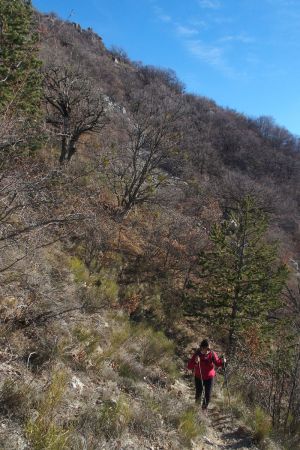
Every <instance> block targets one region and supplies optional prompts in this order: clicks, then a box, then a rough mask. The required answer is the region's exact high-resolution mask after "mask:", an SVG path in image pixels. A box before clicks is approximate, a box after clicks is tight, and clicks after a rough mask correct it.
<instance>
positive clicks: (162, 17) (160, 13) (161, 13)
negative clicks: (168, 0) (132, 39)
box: [154, 6, 172, 23]
mask: <svg viewBox="0 0 300 450" xmlns="http://www.w3.org/2000/svg"><path fill="white" fill-rule="evenodd" d="M154 12H155V15H156V17H157V18H158V19H159V20H161V21H162V22H169V23H171V22H172V17H171V16H169V15H168V14H165V13H164V11H163V10H162V9H161V8H160V7H159V6H154Z"/></svg>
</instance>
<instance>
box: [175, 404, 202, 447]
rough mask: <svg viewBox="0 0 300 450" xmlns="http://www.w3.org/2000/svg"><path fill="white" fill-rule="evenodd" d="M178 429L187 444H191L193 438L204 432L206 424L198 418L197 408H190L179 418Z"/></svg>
mask: <svg viewBox="0 0 300 450" xmlns="http://www.w3.org/2000/svg"><path fill="white" fill-rule="evenodd" d="M178 431H179V432H180V434H181V436H182V438H183V441H184V443H185V444H187V445H190V444H191V440H192V439H195V438H196V437H197V436H199V435H202V434H203V433H204V426H203V425H200V424H199V423H198V420H197V412H196V409H195V408H188V409H186V410H185V411H184V413H183V414H182V416H181V417H180V419H179V425H178Z"/></svg>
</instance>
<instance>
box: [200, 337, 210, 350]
mask: <svg viewBox="0 0 300 450" xmlns="http://www.w3.org/2000/svg"><path fill="white" fill-rule="evenodd" d="M200 351H201V352H203V353H207V352H208V351H209V342H208V340H207V339H203V341H201V342H200Z"/></svg>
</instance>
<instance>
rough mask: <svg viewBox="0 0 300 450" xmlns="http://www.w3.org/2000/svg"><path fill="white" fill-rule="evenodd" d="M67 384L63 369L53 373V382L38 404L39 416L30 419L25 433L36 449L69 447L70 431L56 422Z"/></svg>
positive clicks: (55, 449)
mask: <svg viewBox="0 0 300 450" xmlns="http://www.w3.org/2000/svg"><path fill="white" fill-rule="evenodd" d="M66 384H67V375H66V373H65V372H63V371H57V372H55V373H54V374H53V377H52V380H51V384H50V386H49V387H48V389H47V391H46V392H45V395H44V396H43V398H42V400H41V401H40V404H39V405H38V409H37V412H38V416H37V418H36V419H35V420H29V421H28V423H27V424H26V427H25V434H26V437H27V439H28V440H29V441H30V443H31V445H32V448H33V449H34V450H65V449H68V448H69V445H68V441H69V431H68V430H64V429H63V428H62V427H60V426H58V425H57V424H56V423H55V415H56V413H57V407H58V405H59V403H60V401H61V399H62V396H63V394H64V392H65V388H66Z"/></svg>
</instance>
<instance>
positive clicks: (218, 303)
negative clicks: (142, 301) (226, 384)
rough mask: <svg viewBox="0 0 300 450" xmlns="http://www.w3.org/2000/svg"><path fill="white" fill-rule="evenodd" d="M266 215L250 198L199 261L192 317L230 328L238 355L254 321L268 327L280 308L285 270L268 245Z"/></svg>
mask: <svg viewBox="0 0 300 450" xmlns="http://www.w3.org/2000/svg"><path fill="white" fill-rule="evenodd" d="M266 230H267V217H266V214H265V213H264V212H263V211H262V210H261V209H259V208H258V207H257V206H256V205H255V200H254V199H253V198H252V197H250V196H247V197H245V198H244V199H243V200H242V201H241V202H240V203H239V204H238V205H237V206H236V208H233V209H232V210H231V211H230V212H229V213H228V215H227V218H226V219H225V220H224V221H223V222H221V223H219V224H216V225H215V226H214V227H213V229H212V231H211V234H210V239H211V243H212V246H211V250H210V251H208V252H205V253H202V254H201V255H200V257H199V269H200V270H199V277H200V281H199V285H200V287H199V289H198V290H197V295H196V298H194V299H193V301H192V303H191V304H190V306H191V308H192V312H193V313H194V314H201V309H202V313H203V311H204V312H205V314H207V315H208V316H210V317H211V320H213V322H214V324H222V325H224V326H225V327H226V329H227V330H228V341H229V351H230V353H231V354H232V355H234V353H235V350H236V344H237V340H238V338H239V336H241V334H242V332H243V330H245V329H246V328H247V326H248V325H251V324H253V321H255V322H256V323H257V324H259V325H260V326H263V325H265V324H266V323H267V319H268V313H269V312H271V311H272V310H274V309H276V308H277V307H278V306H279V304H280V293H281V291H282V288H283V286H284V283H285V281H286V278H287V269H286V267H285V266H284V265H281V264H278V262H277V247H276V245H275V244H269V243H266V241H265V239H264V235H265V233H266Z"/></svg>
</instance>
